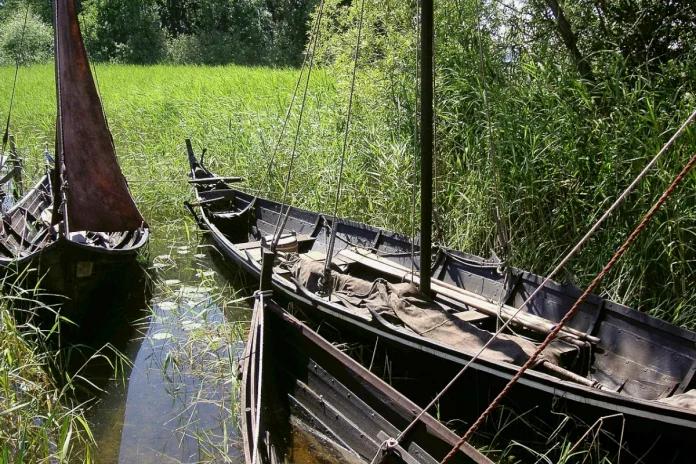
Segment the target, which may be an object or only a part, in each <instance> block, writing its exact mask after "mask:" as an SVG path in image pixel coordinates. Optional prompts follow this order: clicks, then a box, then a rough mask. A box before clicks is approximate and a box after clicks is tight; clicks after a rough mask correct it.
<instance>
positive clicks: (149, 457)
mask: <svg viewBox="0 0 696 464" xmlns="http://www.w3.org/2000/svg"><path fill="white" fill-rule="evenodd" d="M181 235H184V234H181ZM168 242H169V243H164V241H162V242H153V243H152V245H151V251H150V255H151V259H150V268H149V273H150V274H151V275H152V276H153V287H152V292H151V297H150V298H145V301H142V300H141V302H140V306H141V307H140V308H138V309H139V311H136V313H135V314H136V315H137V314H139V318H138V317H136V318H135V320H134V321H133V320H131V322H130V324H131V325H130V328H131V329H132V330H131V331H130V333H129V336H127V337H126V340H125V341H122V347H119V346H116V348H118V349H119V350H120V351H121V352H122V353H123V354H124V355H125V357H126V358H127V359H128V361H127V362H125V363H121V366H122V367H121V368H120V369H118V366H119V363H118V362H115V363H113V364H114V365H115V366H117V369H116V370H117V372H116V373H115V375H114V369H113V368H111V367H110V366H106V369H105V370H107V371H109V377H111V378H109V379H108V380H106V382H105V384H104V385H103V390H104V391H103V393H101V394H100V395H99V396H98V399H97V403H96V404H95V405H94V406H93V407H92V409H91V411H90V413H89V419H90V422H91V425H92V428H93V432H94V435H95V438H96V440H97V444H98V458H99V461H100V462H102V463H107V464H110V463H175V462H176V463H194V462H196V463H197V462H240V461H242V460H243V456H241V454H240V448H239V440H240V437H239V436H238V431H239V427H238V424H237V418H236V416H235V405H236V403H237V401H236V400H237V395H238V393H237V379H236V373H237V372H236V371H237V364H236V359H237V358H238V357H239V356H241V353H242V351H243V347H244V344H243V340H244V338H245V336H246V330H247V329H248V321H249V319H250V315H251V312H250V309H249V306H248V305H247V304H246V300H245V299H244V298H243V295H242V294H241V293H240V292H239V285H238V288H236V289H233V288H232V287H231V286H230V284H229V283H228V282H229V281H228V279H227V278H226V277H224V276H223V275H222V274H227V273H226V272H225V270H224V269H221V268H220V267H218V266H216V265H215V264H214V262H213V259H212V258H213V256H212V255H213V254H214V253H217V251H216V250H215V249H214V248H213V247H211V246H210V245H209V244H207V242H205V241H203V242H198V241H197V240H196V238H195V237H192V238H191V241H182V240H181V239H179V241H178V243H177V242H176V241H172V240H168ZM247 295H248V293H247ZM112 329H113V332H114V333H116V332H118V330H121V331H122V330H124V329H123V328H120V329H119V328H117V327H113V328H112ZM114 344H115V343H114ZM117 361H118V360H117Z"/></svg>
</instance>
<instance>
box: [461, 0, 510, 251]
mask: <svg viewBox="0 0 696 464" xmlns="http://www.w3.org/2000/svg"><path fill="white" fill-rule="evenodd" d="M457 4H459V2H457ZM476 32H477V34H478V45H479V46H478V49H479V50H478V51H479V73H480V75H481V90H482V91H483V105H484V107H485V108H486V125H487V128H488V158H489V159H490V161H491V167H492V168H493V189H494V191H495V208H494V210H495V224H496V232H497V235H498V250H497V251H498V252H499V253H500V255H501V258H502V259H503V261H505V259H506V257H507V247H508V237H507V231H506V229H505V226H504V223H503V220H502V218H501V216H502V209H501V201H500V181H499V176H498V166H497V163H496V160H495V142H494V139H493V128H492V127H491V107H490V102H489V101H488V87H487V86H486V69H485V61H484V55H483V32H482V31H481V3H480V2H476Z"/></svg>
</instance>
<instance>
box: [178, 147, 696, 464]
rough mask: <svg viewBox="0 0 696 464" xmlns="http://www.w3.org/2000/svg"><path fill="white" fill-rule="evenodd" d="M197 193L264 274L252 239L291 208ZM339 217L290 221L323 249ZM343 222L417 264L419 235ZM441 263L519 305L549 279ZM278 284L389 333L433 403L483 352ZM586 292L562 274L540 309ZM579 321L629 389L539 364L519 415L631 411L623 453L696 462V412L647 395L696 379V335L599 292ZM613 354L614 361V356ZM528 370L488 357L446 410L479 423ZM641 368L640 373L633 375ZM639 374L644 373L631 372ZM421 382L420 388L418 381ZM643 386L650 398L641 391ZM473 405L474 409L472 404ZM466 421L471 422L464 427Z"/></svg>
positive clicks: (557, 308)
mask: <svg viewBox="0 0 696 464" xmlns="http://www.w3.org/2000/svg"><path fill="white" fill-rule="evenodd" d="M190 161H191V167H192V174H193V175H194V176H196V177H198V178H203V179H204V178H205V177H214V176H213V174H211V173H210V172H209V171H207V170H206V169H205V168H203V167H201V166H200V165H198V163H197V162H195V158H193V156H191V155H190ZM196 191H197V199H198V202H199V203H200V204H202V205H204V206H203V207H202V208H201V214H200V215H198V216H197V217H198V220H199V223H200V225H201V226H202V227H203V228H206V229H208V230H209V231H210V234H211V237H212V238H213V240H214V241H215V242H216V244H217V246H218V247H219V249H220V250H221V252H222V253H223V255H224V256H226V257H227V259H228V260H230V261H231V262H233V263H235V264H237V265H239V266H241V268H242V269H243V270H244V271H246V272H247V273H248V274H249V275H251V276H254V277H256V278H258V276H259V274H260V263H259V260H257V259H255V258H256V257H255V256H253V255H252V253H250V252H249V251H248V250H246V249H244V246H242V245H244V244H246V243H248V242H251V241H253V240H259V239H260V238H261V236H263V235H265V234H269V233H272V232H273V225H274V224H275V219H276V218H277V215H278V211H279V210H280V205H279V204H277V203H275V202H271V201H268V200H263V199H258V200H257V201H256V202H255V203H254V205H253V206H252V207H251V208H248V205H249V204H250V202H251V201H252V199H253V197H252V196H251V195H248V194H246V193H243V192H241V191H238V190H234V189H232V188H231V187H230V186H229V185H228V184H226V183H224V182H211V183H210V184H204V183H198V184H196ZM216 192H217V193H216ZM222 197H225V200H224V201H217V202H208V203H206V201H207V200H210V199H212V198H222ZM227 213H234V214H227ZM327 221H329V218H326V217H323V216H322V215H319V214H316V213H312V212H309V211H303V210H299V209H291V217H290V220H289V221H288V226H287V228H286V230H294V231H296V232H297V233H298V234H306V235H307V236H309V237H310V238H311V239H312V240H310V241H308V242H307V243H306V244H300V247H299V248H300V252H303V251H308V250H312V251H319V252H321V251H324V250H325V249H326V246H325V244H326V239H325V231H324V229H323V225H324V224H325V223H326V222H327ZM337 227H338V231H339V236H340V237H341V238H342V239H343V242H351V243H352V244H356V245H360V246H363V247H366V248H372V249H376V250H379V251H380V252H381V254H382V256H383V257H384V258H385V259H387V260H391V261H393V262H394V263H397V264H401V265H403V266H405V267H409V268H410V266H411V263H410V249H411V242H410V240H409V239H408V238H407V237H405V236H403V235H399V234H395V233H393V232H389V231H384V230H380V229H376V228H373V227H370V226H367V225H363V224H359V223H355V222H350V221H346V220H340V221H339V222H338V225H337ZM336 243H337V250H336V253H340V250H341V248H340V246H339V243H341V241H339V240H337V242H336ZM344 246H345V245H344ZM303 247H305V249H303ZM416 249H417V244H416ZM335 255H336V254H335ZM434 262H435V265H434V273H433V275H434V277H435V278H437V279H440V280H441V281H444V282H446V283H450V284H452V285H456V286H457V287H459V288H462V289H465V290H469V291H471V292H474V293H476V294H478V295H481V296H484V297H486V298H489V299H491V300H493V301H502V302H504V303H506V304H508V305H511V306H514V307H517V306H518V305H520V304H521V303H522V301H524V299H526V296H527V295H529V294H530V293H531V292H532V291H533V290H534V289H535V288H536V287H537V286H538V285H539V283H540V282H541V278H540V277H539V276H535V275H532V274H529V273H526V272H523V271H519V270H516V269H513V270H512V273H511V276H510V277H509V278H508V280H509V284H508V285H505V284H504V281H505V277H504V276H503V275H500V274H499V273H498V272H497V265H496V263H495V262H494V261H491V260H485V259H482V258H478V257H475V256H471V255H466V254H464V253H461V252H457V251H453V250H440V252H439V253H438V256H437V259H436V260H435V261H434ZM272 284H273V290H274V295H275V296H276V297H278V298H282V299H284V300H286V301H289V302H293V303H294V304H296V305H299V307H301V308H302V311H303V314H305V315H306V316H307V317H309V318H310V319H312V320H313V322H316V323H317V324H319V323H322V321H327V322H329V326H334V327H336V328H338V329H342V330H339V332H340V333H341V334H342V337H343V339H342V340H341V341H344V342H347V341H353V340H356V341H360V342H362V343H364V344H365V345H367V346H374V345H375V342H376V340H377V339H379V344H380V346H388V347H389V348H390V349H391V350H393V353H394V354H395V355H396V354H398V355H400V356H396V357H394V356H392V355H390V361H393V360H394V359H404V362H403V365H402V366H397V367H398V369H399V372H401V373H402V374H403V375H407V376H408V377H409V378H410V379H412V381H409V382H406V383H405V384H404V385H403V388H404V391H408V392H409V394H410V395H412V398H413V399H415V400H417V402H418V403H419V404H421V405H424V404H426V403H427V402H428V401H429V400H430V399H432V397H433V396H434V395H435V394H436V393H437V392H438V391H439V390H440V389H441V388H442V387H443V386H444V385H445V384H446V383H447V382H448V381H449V380H450V379H451V378H452V376H453V375H454V373H456V372H457V370H458V369H460V368H461V366H462V365H463V364H466V363H467V362H468V361H469V360H470V359H471V355H472V354H473V353H465V352H462V351H458V350H455V349H453V348H451V347H449V346H446V345H443V344H441V343H438V342H436V341H433V340H429V339H427V338H424V337H421V336H418V335H416V334H414V333H411V332H407V331H404V330H400V329H399V328H398V327H395V326H392V325H389V324H382V323H380V322H379V321H378V320H375V319H372V320H367V319H365V318H362V317H359V316H357V315H355V314H354V313H351V312H350V311H347V310H346V308H345V307H344V306H342V305H338V304H335V303H333V302H329V301H327V300H326V299H323V298H321V297H319V296H317V295H316V294H313V293H311V292H308V291H307V289H305V288H303V287H301V286H297V285H295V284H294V283H293V282H291V281H290V280H288V279H285V278H282V277H281V276H279V275H275V274H274V275H273V281H272ZM579 295H580V291H579V290H578V289H577V288H575V287H574V286H573V285H572V284H565V285H562V284H557V283H551V284H550V285H548V287H547V288H546V289H544V290H542V292H540V295H539V296H538V297H536V298H535V299H534V300H533V301H532V302H531V304H530V308H531V309H530V312H531V313H533V314H537V315H539V316H542V317H544V318H546V319H548V320H550V321H552V322H557V321H558V320H560V318H561V317H562V316H563V315H564V314H565V312H567V311H568V309H569V308H570V306H571V305H572V303H573V302H574V301H575V299H577V297H578V296H579ZM436 299H437V300H438V301H440V302H442V303H443V304H446V305H450V306H451V307H454V306H456V304H457V302H453V301H452V300H450V299H448V298H447V297H445V296H443V295H438V296H437V298H436ZM570 325H571V327H573V328H575V329H577V330H579V331H582V332H586V333H588V334H589V335H592V336H596V337H598V338H599V339H600V340H601V341H600V344H599V345H598V346H596V347H595V348H594V349H593V352H592V366H593V367H592V369H593V376H594V378H597V379H599V380H600V381H601V382H603V383H607V384H609V385H614V384H616V383H623V386H622V387H620V388H618V390H620V391H619V392H618V393H614V392H611V391H601V390H598V389H595V388H590V387H587V386H584V385H581V384H578V383H574V382H570V381H565V380H561V379H559V378H557V377H554V376H551V375H548V374H546V373H543V372H539V371H529V372H528V373H526V374H525V375H524V376H523V378H522V379H521V381H520V382H519V384H518V385H517V386H516V387H515V388H514V389H512V390H511V392H510V394H509V395H508V397H507V400H506V403H505V405H506V406H509V407H511V408H513V409H514V410H515V411H517V412H518V413H523V412H526V411H528V410H529V409H534V415H535V416H536V417H538V418H539V420H540V421H545V422H547V423H548V424H551V425H550V426H551V430H549V433H550V432H551V431H553V424H554V423H558V422H559V421H560V420H561V419H562V416H559V415H558V414H556V413H557V412H560V413H564V414H568V415H571V416H572V417H574V418H578V419H579V420H581V421H583V422H584V423H586V424H587V425H591V424H593V423H594V422H595V421H597V420H598V419H600V418H602V417H604V416H608V415H613V414H621V415H622V416H621V417H622V418H623V419H624V420H622V419H621V418H619V419H617V420H615V421H614V422H613V423H612V421H611V420H608V421H606V422H605V423H604V424H603V426H602V430H604V431H606V432H607V434H606V437H607V438H606V440H605V441H604V442H603V443H607V446H611V444H612V443H614V442H616V441H618V440H619V439H620V437H623V441H624V444H625V446H626V448H627V449H624V451H622V455H623V456H630V455H631V454H632V455H633V459H634V460H635V459H637V458H638V457H640V456H642V455H643V454H644V453H649V456H648V457H647V459H648V460H652V459H654V458H655V457H659V458H660V459H661V460H662V459H664V460H665V462H689V461H691V456H692V455H693V453H694V452H696V443H694V441H693V439H692V438H693V436H694V433H695V432H696V414H694V413H693V412H691V411H690V410H688V409H685V408H678V407H674V406H671V405H668V404H665V403H661V402H658V401H654V400H649V399H645V397H647V396H650V395H652V394H653V391H654V389H655V388H662V386H661V385H660V383H659V381H664V382H673V386H668V387H667V388H666V389H665V391H667V390H669V393H670V394H671V393H678V392H683V391H687V390H690V389H692V388H693V387H694V378H693V373H694V371H696V362H695V361H694V359H696V352H695V349H694V341H696V334H694V333H692V332H689V331H687V330H684V329H680V328H678V327H675V326H673V325H671V324H668V323H666V322H664V321H660V320H657V319H654V318H651V317H649V316H646V315H645V314H642V313H639V312H637V311H635V310H633V309H631V308H628V307H625V306H622V305H619V304H616V303H613V302H611V301H608V300H605V299H602V298H600V297H597V296H593V297H591V298H590V299H589V300H588V301H587V303H585V304H584V305H583V306H582V307H581V309H580V311H579V313H578V314H577V315H576V316H575V317H574V318H573V319H572V321H571V323H570ZM323 330H326V329H323ZM610 361H611V362H612V363H613V364H609V362H610ZM517 369H518V367H517V366H514V365H511V364H507V363H495V362H489V361H486V360H483V359H479V360H477V361H476V362H475V363H474V364H472V366H471V368H470V369H469V371H468V372H467V374H465V376H464V377H463V378H462V379H461V380H460V381H459V382H458V384H457V385H455V387H454V388H453V389H452V390H451V392H450V394H448V395H447V397H446V398H445V399H444V400H443V405H446V406H449V407H442V408H441V411H442V413H443V414H444V418H446V419H462V420H463V421H465V424H466V423H471V421H472V420H473V419H475V418H476V417H477V415H478V414H479V413H480V412H481V411H483V409H485V407H486V406H487V405H488V404H489V403H490V401H491V400H492V398H493V397H495V396H496V395H497V394H498V393H499V392H500V390H501V389H502V387H503V386H504V385H505V383H506V382H507V380H509V379H510V378H512V376H513V375H514V374H515V372H516V371H517ZM633 372H637V373H636V374H635V375H633V374H632V373H633ZM629 373H631V374H632V375H633V376H632V377H630V378H629V377H628V374H629ZM654 380H656V381H657V382H653V381H654ZM414 385H418V388H410V386H411V387H412V386H414ZM651 388H652V389H653V390H651ZM641 391H643V392H644V394H643V396H644V397H641ZM627 393H631V394H630V395H629V394H627ZM462 404H466V407H460V406H462ZM465 428H466V426H463V427H462V430H464V429H465ZM513 429H514V428H508V429H506V431H505V432H506V433H507V432H510V434H511V435H510V436H509V438H510V439H521V437H520V436H516V435H515V433H513V432H514V430H513ZM523 432H524V430H523ZM580 433H581V432H580ZM609 435H611V436H609ZM626 453H629V454H626Z"/></svg>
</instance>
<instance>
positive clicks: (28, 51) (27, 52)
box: [0, 8, 53, 65]
mask: <svg viewBox="0 0 696 464" xmlns="http://www.w3.org/2000/svg"><path fill="white" fill-rule="evenodd" d="M25 15H26V27H25V24H24V20H25ZM52 55H53V29H52V28H51V27H49V26H48V25H46V24H45V23H44V22H43V21H41V19H40V17H39V16H38V15H36V14H34V12H33V11H32V10H31V8H30V9H29V12H28V15H27V11H26V10H22V9H18V10H15V12H14V14H12V15H9V16H8V17H7V18H6V19H5V20H4V21H3V22H2V23H0V64H15V63H16V62H17V60H19V63H20V64H22V65H28V64H32V63H40V62H43V61H46V60H47V59H49V58H50V57H51V56H52Z"/></svg>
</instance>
